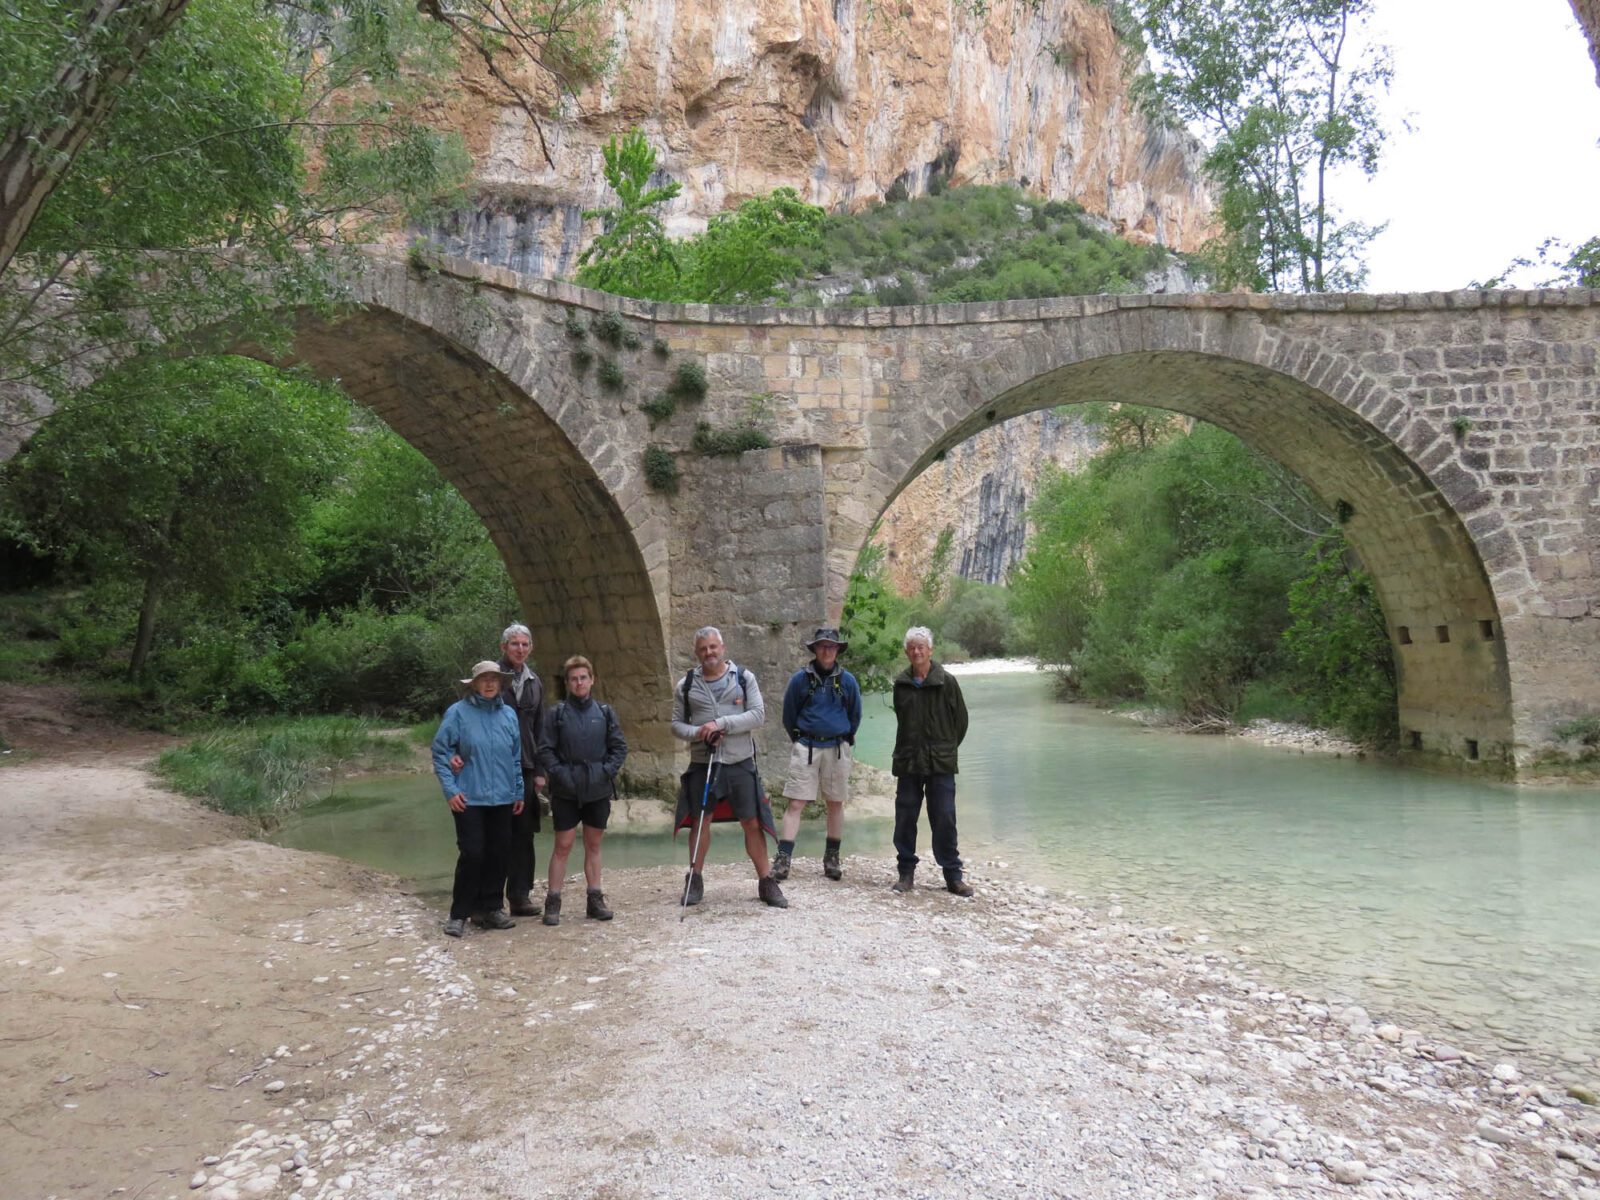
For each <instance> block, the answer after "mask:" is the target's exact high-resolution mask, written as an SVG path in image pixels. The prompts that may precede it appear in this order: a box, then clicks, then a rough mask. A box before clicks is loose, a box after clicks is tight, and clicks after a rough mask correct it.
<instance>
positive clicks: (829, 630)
mask: <svg viewBox="0 0 1600 1200" xmlns="http://www.w3.org/2000/svg"><path fill="white" fill-rule="evenodd" d="M818 642H832V643H833V644H834V645H836V646H838V647H839V653H840V654H843V653H844V652H845V651H846V650H847V649H849V647H850V643H849V642H847V641H845V640H844V638H842V637H840V636H839V631H838V630H837V629H835V628H834V627H833V626H832V625H824V626H822V628H820V629H818V630H817V631H816V632H815V633H813V634H812V635H811V640H810V641H809V642H807V643H806V649H807V650H814V649H815V648H816V645H817V643H818Z"/></svg>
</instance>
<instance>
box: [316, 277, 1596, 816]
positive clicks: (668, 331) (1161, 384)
mask: <svg viewBox="0 0 1600 1200" xmlns="http://www.w3.org/2000/svg"><path fill="white" fill-rule="evenodd" d="M358 291H359V296H360V299H361V301H362V304H363V307H361V308H360V309H359V310H356V311H353V312H351V313H350V314H348V315H346V316H344V317H342V318H340V319H337V320H332V321H323V320H319V319H316V318H312V317H306V318H304V319H303V320H302V324H301V330H300V335H299V338H298V340H297V342H296V346H295V350H296V354H297V355H298V357H299V358H300V359H302V360H303V361H304V362H306V363H307V364H308V365H310V366H312V367H313V368H315V369H317V370H319V371H321V372H322V373H324V374H326V375H330V376H335V377H338V378H339V379H341V380H342V381H343V383H344V384H345V386H346V388H347V389H348V390H349V391H350V392H351V393H352V395H354V396H355V398H356V399H358V400H361V401H363V402H365V403H367V404H369V405H371V406H372V407H373V408H374V409H375V410H376V411H377V412H378V413H379V414H380V415H381V416H383V417H384V418H385V419H386V420H387V421H388V422H389V423H390V424H391V425H392V426H393V427H394V428H395V429H396V430H397V431H398V432H399V433H400V434H401V436H403V437H405V438H407V439H408V440H410V441H411V442H412V443H413V444H415V445H416V446H417V447H418V448H419V449H421V450H422V451H423V453H425V454H427V455H428V457H429V458H430V459H431V460H432V461H433V462H434V463H436V464H437V465H438V467H439V469H440V470H441V472H442V473H443V474H444V475H445V476H446V477H447V478H448V479H450V480H451V482H452V483H454V484H455V485H456V486H457V487H458V488H460V490H461V492H462V494H463V495H464V496H465V497H466V499H467V500H468V501H469V502H470V503H471V504H472V505H473V506H474V508H475V509H476V510H477V512H478V513H479V514H480V516H481V517H482V518H483V520H484V523H485V525H486V526H487V528H488V529H489V532H490V534H491V535H492V536H493V538H494V540H495V543H496V545H498V546H499V548H500V550H501V552H502V553H503V554H504V556H505V559H506V562H507V564H508V566H509V568H510V571H511V575H512V578H513V580H514V581H515V584H516V586H517V589H518V593H519V595H520V596H521V598H522V601H523V604H524V606H525V616H526V619H527V621H528V624H529V625H530V626H531V627H532V629H533V631H534V640H535V655H536V658H537V659H538V661H539V662H540V663H541V664H543V665H544V666H545V667H546V668H549V667H550V666H551V665H553V664H554V663H556V662H559V661H560V660H561V659H562V658H564V657H565V656H566V655H568V654H571V653H577V652H582V653H585V654H587V655H588V656H589V657H591V658H592V659H594V660H595V662H596V666H597V669H598V673H599V678H600V681H601V690H602V691H603V693H604V698H605V699H607V700H609V701H611V702H612V703H613V704H615V705H616V707H617V709H618V711H619V712H620V713H621V715H622V718H623V721H624V724H625V725H626V727H627V729H628V734H629V740H630V743H631V744H632V745H633V746H635V747H636V751H635V754H634V755H633V757H632V758H631V760H630V767H632V768H633V770H634V771H635V773H636V775H637V776H638V777H639V778H640V779H641V780H643V781H647V782H654V783H658V784H661V785H663V786H667V785H669V784H670V782H671V781H672V780H673V779H674V778H675V774H676V771H675V767H676V763H677V761H678V747H677V746H676V745H675V744H674V743H673V741H672V739H671V737H670V733H669V731H668V728H667V720H668V708H669V703H670V689H671V683H672V680H673V679H674V678H676V677H678V676H681V673H682V671H683V669H684V668H685V667H686V666H687V665H688V662H689V657H690V653H689V652H690V646H689V639H690V635H691V634H692V632H693V630H694V629H695V628H696V627H698V626H700V625H703V624H708V623H710V624H717V625H719V626H720V627H721V628H722V629H723V631H724V633H725V634H726V635H727V641H728V647H729V651H730V654H731V655H732V657H734V658H735V659H736V660H737V661H739V662H741V663H742V664H743V665H745V666H748V667H750V668H751V669H753V670H755V671H756V672H757V674H758V675H759V676H760V678H761V681H762V683H763V684H764V685H765V688H766V690H767V691H768V692H769V693H771V694H772V695H773V696H774V698H776V696H777V694H778V690H779V688H780V687H781V682H782V680H783V679H785V678H786V677H787V676H788V674H789V673H790V672H791V671H792V670H793V669H794V667H795V666H796V665H797V664H798V662H799V661H800V660H801V658H802V657H803V653H804V652H803V650H802V648H801V639H802V635H803V633H804V632H805V631H806V630H807V629H808V628H809V627H810V626H812V625H814V624H816V623H818V622H822V621H824V620H836V619H837V618H838V615H839V612H840V608H841V606H842V604H843V600H844V591H845V584H846V580H847V578H848V576H849V572H850V568H851V566H852V564H853V563H854V561H855V557H856V555H857V553H858V552H859V550H860V548H861V546H862V544H863V542H864V541H865V539H866V537H867V534H868V531H869V529H870V528H871V525H872V523H873V522H874V521H875V520H876V518H877V517H878V515H879V514H881V513H882V512H883V511H884V508H885V507H886V506H887V505H888V503H889V502H890V500H892V499H893V498H894V496H895V495H896V494H897V493H898V492H899V491H900V490H901V489H902V488H904V487H905V486H906V484H907V483H908V482H909V481H910V480H911V479H913V478H915V477H916V476H917V475H918V474H919V473H920V472H921V471H922V470H923V469H924V468H925V467H927V466H928V465H929V464H930V463H932V462H934V461H935V460H936V459H937V458H938V457H939V456H940V455H941V454H943V453H944V452H945V451H946V450H947V449H949V448H951V447H953V446H956V445H958V444H959V443H961V442H962V441H964V440H965V439H967V438H969V437H970V436H972V434H974V433H976V432H977V431H978V430H980V429H983V428H986V427H988V426H990V425H993V424H995V423H997V422H1000V421H1004V420H1006V419H1008V418H1010V417H1013V416H1016V415H1018V414H1021V413H1024V412H1028V411H1031V410H1034V409H1039V408H1045V407H1053V406H1059V405H1071V404H1075V403H1081V402H1085V401H1090V400H1100V401H1104V400H1126V401H1130V402H1136V403H1139V404H1146V405H1153V406H1156V407H1161V408H1168V409H1171V410H1173V411H1176V412H1180V413H1185V414H1188V415H1190V416H1193V417H1196V418H1199V419H1202V420H1206V421H1210V422H1213V423H1214V424H1217V425H1220V426H1222V427H1223V428H1225V429H1228V430H1230V431H1231V432H1233V433H1235V434H1237V435H1238V436H1240V437H1241V438H1243V439H1244V440H1245V441H1246V442H1248V443H1250V444H1251V445H1252V446H1254V447H1255V448H1257V449H1258V450H1261V451H1262V452H1264V453H1266V454H1269V455H1271V456H1272V457H1273V458H1275V459H1277V460H1278V461H1279V462H1281V463H1282V464H1283V465H1284V466H1286V467H1287V468H1288V469H1290V470H1292V471H1294V472H1295V473H1296V474H1298V475H1299V476H1300V477H1301V478H1303V479H1304V480H1305V481H1306V482H1307V483H1308V484H1309V485H1310V486H1311V487H1312V488H1313V489H1314V490H1315V491H1316V492H1317V493H1318V495H1320V496H1321V497H1322V498H1323V500H1324V501H1326V502H1327V503H1328V504H1329V505H1330V506H1331V505H1334V504H1336V503H1338V502H1343V504H1342V508H1343V510H1344V511H1346V512H1348V513H1349V514H1350V516H1349V520H1348V522H1347V524H1346V526H1345V530H1346V533H1347V535H1348V537H1349V539H1350V542H1351V544H1352V545H1353V546H1354V547H1355V549H1356V551H1357V552H1358V553H1359V554H1360V556H1361V558H1362V560H1363V562H1364V563H1365V565H1366V566H1367V568H1368V569H1369V570H1370V571H1371V572H1372V575H1373V578H1374V581H1375V583H1376V586H1377V590H1378V595H1379V598H1380V600H1381V602H1382V604H1383V608H1384V612H1385V615H1386V617H1387V620H1388V623H1389V629H1390V633H1391V637H1392V640H1393V642H1394V646H1395V652H1396V658H1397V662H1398V664H1399V671H1400V724H1401V734H1402V742H1403V744H1404V745H1405V746H1407V747H1409V748H1411V752H1413V753H1417V754H1420V755H1424V756H1437V757H1439V758H1444V759H1448V760H1450V761H1452V762H1455V763H1458V764H1460V765H1462V766H1464V767H1471V766H1472V765H1473V764H1477V765H1478V766H1480V767H1482V768H1484V769H1492V770H1500V771H1511V772H1520V771H1523V770H1525V769H1527V768H1529V767H1531V766H1533V765H1534V764H1535V763H1536V762H1538V761H1539V760H1540V758H1541V757H1542V756H1545V755H1547V754H1549V753H1550V752H1551V751H1552V750H1554V749H1555V748H1556V745H1557V742H1558V738H1557V735H1556V729H1557V728H1558V727H1559V726H1560V725H1562V724H1563V723H1564V722H1566V721H1569V720H1572V719H1573V718H1576V717H1582V716H1592V715H1600V669H1597V668H1600V372H1597V364H1596V359H1597V353H1600V297H1597V294H1596V293H1595V292H1591V291H1588V290H1585V289H1565V290H1559V291H1546V292H1449V293H1430V294H1428V295H1422V296H1259V295H1248V296H1246V295H1214V294H1208V295H1197V296H1087V297H1064V298H1057V299H1048V300H1029V301H1014V302H1008V303H1004V304H966V305H943V306H931V307H930V306H919V307H914V308H903V309H845V310H812V309H806V310H792V311H791V310H779V309H739V308H725V307H720V306H718V307H713V306H708V305H668V304H650V303H646V302H641V301H634V300H620V299H618V298H616V297H612V296H605V295H601V294H598V293H591V292H586V291H583V290H581V289H578V288H575V287H572V286H571V285H567V284H560V283H552V282H549V281H543V280H532V279H525V278H522V277H519V276H517V275H515V274H513V273H512V272H509V271H506V270H504V269H503V268H496V267H483V266H479V265H477V264H473V263H469V262H465V261H461V260H455V259H451V260H446V261H445V262H444V263H443V264H442V265H441V269H440V270H438V271H437V272H432V273H429V274H428V275H426V276H425V277H424V276H419V275H418V274H416V273H414V272H412V271H410V270H409V269H408V267H407V265H406V264H405V262H404V261H403V260H402V259H401V258H400V257H399V256H398V255H394V254H386V253H385V252H381V251H375V252H374V254H373V257H372V259H371V265H370V268H369V270H368V271H367V272H366V274H365V275H364V277H363V278H362V279H361V280H360V282H359V286H358ZM600 312H614V313H617V314H619V315H620V317H621V319H622V321H623V323H624V325H625V327H626V328H627V330H628V331H629V332H632V333H634V334H636V335H637V341H638V347H637V348H634V349H629V348H627V345H626V342H624V343H623V344H621V345H619V346H617V347H612V346H610V345H608V344H604V343H600V342H598V341H597V340H596V339H595V338H594V337H592V336H590V337H585V338H583V339H582V340H581V341H580V340H579V339H578V338H577V337H576V336H575V335H574V333H573V332H572V328H573V324H576V325H586V324H588V323H590V322H591V321H592V320H593V318H594V316H595V315H596V314H597V313H600ZM574 314H575V317H574V322H573V323H570V324H569V316H574ZM657 340H659V341H661V342H662V343H664V344H665V346H666V347H668V348H670V355H668V356H665V357H664V356H662V355H660V354H657V353H655V352H653V349H652V347H653V344H654V343H655V342H656V341H657ZM600 359H608V360H611V361H612V362H613V363H614V364H615V367H614V369H610V370H608V374H610V375H611V376H612V378H613V382H614V383H615V386H611V387H608V386H602V384H601V383H600V382H599V379H598V375H599V371H598V368H597V361H598V360H600ZM686 361H687V362H695V363H698V364H700V365H701V366H702V367H703V368H704V369H705V371H706V374H707V377H708V381H709V384H710V387H709V391H708V394H707V395H706V397H705V398H704V399H703V400H700V401H698V402H693V403H689V402H683V403H680V404H679V408H678V411H677V412H676V413H675V414H674V415H673V416H671V417H670V418H668V419H667V420H665V421H664V422H662V423H661V424H660V425H658V426H656V427H654V428H652V426H651V423H650V420H649V419H648V418H647V417H646V415H645V414H644V413H643V412H641V411H640V406H641V405H642V404H644V403H645V402H647V401H648V400H650V399H652V398H654V397H656V396H658V395H659V394H661V393H662V392H664V391H666V390H667V389H668V388H669V387H670V386H671V384H672V381H673V378H674V372H675V371H676V369H677V365H678V364H679V363H681V362H686ZM618 380H620V382H618ZM758 396H759V397H761V398H762V399H761V406H762V407H763V408H764V410H765V413H766V415H765V417H764V420H765V422H766V425H767V427H768V432H769V435H770V436H771V438H772V440H773V441H774V442H775V443H776V445H775V447H774V448H773V449H770V450H756V451H750V452H747V453H745V454H742V455H736V456H729V457H719V458H710V457H706V456H705V455H702V454H699V453H697V452H696V451H694V450H693V449H692V446H691V441H692V435H693V432H694V428H695V425H696V423H697V422H700V421H704V422H707V423H708V424H710V425H712V426H714V427H719V428H726V427H727V426H729V425H731V424H733V423H735V422H737V421H739V420H740V419H742V418H745V417H747V416H748V415H749V413H750V412H751V402H752V398H754V397H758ZM652 442H653V443H657V444H660V445H662V446H664V447H665V448H667V449H668V450H669V451H670V452H671V453H672V454H673V456H674V458H675V460H676V462H677V464H678V466H679V469H680V485H679V488H678V490H677V492H676V493H675V494H671V495H668V494H664V493H661V492H656V491H652V490H651V489H650V488H649V487H648V486H647V485H646V483H645V480H644V474H643V461H642V460H643V451H644V448H645V446H646V445H647V444H649V443H652ZM496 632H498V631H491V630H486V631H485V645H486V650H487V649H489V648H492V645H491V644H492V640H493V636H494V634H495V633H496ZM768 733H769V739H768V744H769V748H770V749H771V750H772V751H773V752H776V751H778V750H779V748H780V745H781V742H782V737H783V735H782V732H781V730H779V729H778V722H777V720H776V719H775V714H774V719H772V720H770V721H769V722H768Z"/></svg>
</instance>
